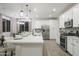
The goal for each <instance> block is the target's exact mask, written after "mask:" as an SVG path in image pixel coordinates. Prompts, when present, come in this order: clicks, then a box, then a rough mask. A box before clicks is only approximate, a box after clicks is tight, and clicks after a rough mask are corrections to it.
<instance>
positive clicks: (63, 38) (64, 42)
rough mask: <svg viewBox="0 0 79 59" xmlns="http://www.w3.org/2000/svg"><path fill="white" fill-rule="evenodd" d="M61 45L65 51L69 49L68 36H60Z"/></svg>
mask: <svg viewBox="0 0 79 59" xmlns="http://www.w3.org/2000/svg"><path fill="white" fill-rule="evenodd" d="M60 46H61V48H62V49H63V50H64V51H67V37H66V36H60Z"/></svg>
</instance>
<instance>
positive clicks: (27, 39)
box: [5, 35, 43, 44]
mask: <svg viewBox="0 0 79 59" xmlns="http://www.w3.org/2000/svg"><path fill="white" fill-rule="evenodd" d="M5 40H6V41H5V43H14V44H19V43H20V44H21V43H23V44H24V43H43V37H42V35H41V36H33V35H29V36H27V37H22V39H20V40H14V39H13V38H12V37H5Z"/></svg>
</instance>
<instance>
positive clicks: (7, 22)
mask: <svg viewBox="0 0 79 59" xmlns="http://www.w3.org/2000/svg"><path fill="white" fill-rule="evenodd" d="M2 25H3V26H2V27H3V32H10V20H6V19H3V21H2Z"/></svg>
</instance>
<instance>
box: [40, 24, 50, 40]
mask: <svg viewBox="0 0 79 59" xmlns="http://www.w3.org/2000/svg"><path fill="white" fill-rule="evenodd" d="M41 28H42V30H43V31H42V35H43V39H44V40H49V39H50V38H49V36H50V30H49V25H42V26H41Z"/></svg>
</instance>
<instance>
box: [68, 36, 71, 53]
mask: <svg viewBox="0 0 79 59" xmlns="http://www.w3.org/2000/svg"><path fill="white" fill-rule="evenodd" d="M67 51H68V52H69V53H70V54H72V39H71V38H70V37H67Z"/></svg>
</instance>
